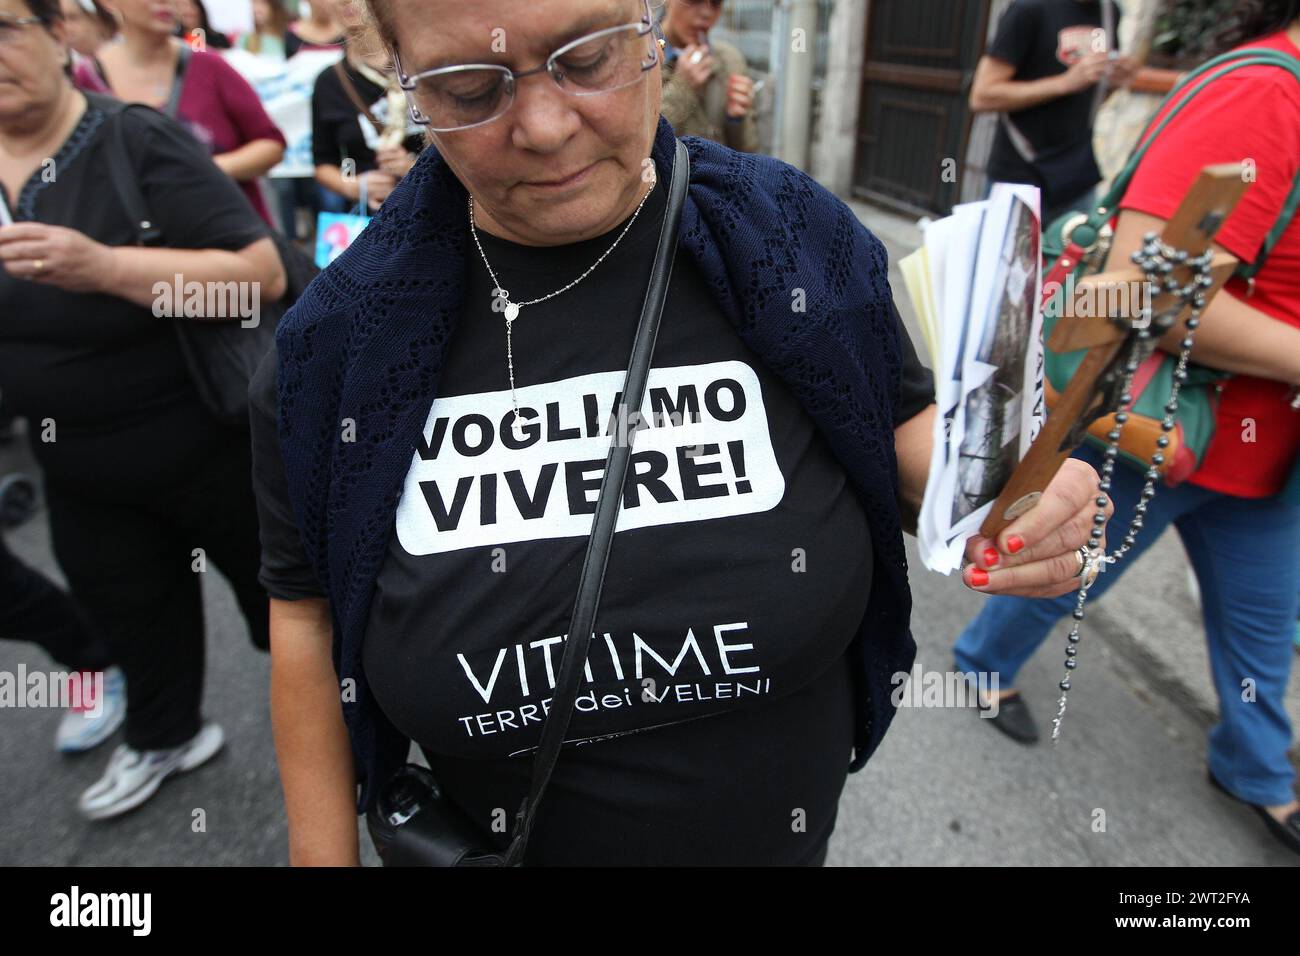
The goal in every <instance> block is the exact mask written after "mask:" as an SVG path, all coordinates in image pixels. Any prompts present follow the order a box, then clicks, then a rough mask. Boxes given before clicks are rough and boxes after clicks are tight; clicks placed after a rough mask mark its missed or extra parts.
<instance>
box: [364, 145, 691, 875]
mask: <svg viewBox="0 0 1300 956" xmlns="http://www.w3.org/2000/svg"><path fill="white" fill-rule="evenodd" d="M689 182H690V157H689V155H688V154H687V152H686V147H685V145H683V143H682V142H681V141H680V140H678V142H677V155H676V159H675V161H674V163H673V174H672V180H671V182H670V184H669V187H668V208H667V210H666V212H665V213H664V222H663V227H662V229H661V230H660V233H659V246H658V248H657V250H656V251H655V261H654V267H653V268H652V269H651V272H650V283H649V286H648V288H647V289H646V296H645V303H644V305H643V306H642V308H641V319H640V322H639V323H638V325H637V331H636V340H635V342H634V343H633V346H632V356H631V359H630V361H629V362H628V369H627V378H626V380H625V382H624V388H623V399H622V401H623V405H622V407H621V409H620V413H621V414H622V415H623V416H627V415H629V414H630V413H633V412H636V411H637V410H639V409H640V408H641V400H642V398H643V396H644V395H645V388H646V381H647V379H648V378H649V375H650V359H651V357H652V356H653V355H654V347H655V339H656V338H657V336H658V334H659V320H660V318H661V316H662V315H663V309H664V300H665V298H666V297H667V292H668V282H669V279H670V278H671V277H672V271H673V256H674V254H675V253H676V250H677V232H678V227H679V225H680V222H681V210H682V204H683V203H684V202H685V199H686V190H687V187H688V185H689ZM624 420H626V419H624ZM623 435H626V440H625V441H620V438H621V437H622V436H623ZM635 435H636V429H635V428H632V427H630V426H629V427H627V428H616V429H615V435H614V439H613V441H612V442H611V444H610V449H609V457H608V459H607V460H606V463H605V474H604V477H603V479H602V480H601V484H600V498H599V499H598V500H597V502H596V516H595V518H594V519H593V520H592V525H591V537H590V539H588V541H587V553H586V557H585V558H584V559H583V562H582V572H581V575H580V576H579V578H578V594H577V598H576V600H575V601H574V604H573V614H572V616H571V617H570V619H569V630H568V632H567V633H568V634H570V635H589V634H591V633H593V632H594V630H595V625H596V610H597V608H598V607H599V605H600V589H601V585H602V583H603V582H604V579H605V567H606V565H607V564H608V562H609V551H610V547H611V545H612V544H613V539H614V529H615V525H616V524H617V521H618V511H619V505H620V503H621V501H622V498H623V483H624V479H625V478H626V476H627V467H628V461H629V458H630V456H631V454H632V439H633V437H634V436H635ZM587 645H588V642H587V641H585V640H578V639H574V640H568V641H565V643H564V651H563V653H562V654H561V657H560V669H559V675H558V677H557V678H556V682H555V695H554V698H553V700H552V704H551V709H550V713H549V714H548V716H547V718H546V723H545V724H544V725H543V727H542V734H541V740H540V742H539V744H538V746H537V752H536V753H535V754H534V756H533V768H532V780H531V784H530V786H529V791H528V795H527V796H526V797H525V798H524V801H523V803H522V804H521V805H520V807H519V811H518V813H516V814H515V831H514V835H513V837H512V839H511V841H510V844H509V846H508V847H507V848H506V850H505V851H504V852H502V851H499V850H497V849H495V848H493V847H492V846H491V844H490V843H489V841H488V838H487V836H486V834H484V833H483V831H482V829H481V828H479V827H476V826H475V825H474V824H473V823H472V822H471V821H470V820H469V819H468V818H467V817H466V816H465V814H464V813H462V812H461V811H460V809H459V808H457V807H456V806H455V805H454V804H452V803H451V802H450V801H449V800H447V799H446V797H445V796H444V794H443V793H442V791H441V789H440V788H439V787H438V784H437V781H436V780H435V779H434V776H433V774H432V773H431V772H430V771H429V770H428V768H426V767H421V766H418V765H416V764H407V765H406V766H405V767H403V768H402V769H401V770H399V771H398V772H397V773H396V774H394V775H393V776H392V777H391V778H390V779H389V780H388V781H386V782H385V783H384V785H383V786H382V787H381V789H380V792H379V794H378V795H377V797H376V799H375V802H374V804H373V806H372V807H371V809H370V812H369V813H367V814H366V826H367V829H369V831H370V837H371V839H372V840H373V841H374V844H375V849H376V850H378V851H379V857H380V859H381V860H383V863H384V865H385V866H521V865H522V864H523V858H524V850H525V849H526V847H527V845H528V836H529V833H530V832H531V830H532V825H533V820H534V819H535V817H536V814H537V807H538V804H540V803H541V800H542V796H543V794H544V793H545V792H546V786H547V784H548V783H549V782H550V779H551V773H552V771H554V769H555V763H556V760H557V759H558V758H559V756H560V749H561V747H562V746H563V745H564V735H565V733H566V732H567V731H568V729H569V722H570V720H571V719H572V717H573V708H574V704H575V703H576V702H577V699H578V685H579V682H580V680H581V676H582V669H583V666H584V665H585V664H586V662H587V650H588V646H587Z"/></svg>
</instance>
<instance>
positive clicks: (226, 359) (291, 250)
mask: <svg viewBox="0 0 1300 956" xmlns="http://www.w3.org/2000/svg"><path fill="white" fill-rule="evenodd" d="M187 49H188V47H182V51H184V50H187ZM179 86H180V84H179V82H178V83H177V84H176V87H175V88H176V89H179ZM173 99H175V96H174V97H173ZM107 102H110V103H111V101H107ZM110 108H113V107H110ZM148 108H149V107H147V106H143V105H140V104H128V105H126V106H121V107H117V108H116V109H115V115H114V116H113V117H112V123H113V129H112V130H110V131H109V133H108V135H110V136H111V137H112V138H111V140H110V141H109V147H110V148H109V150H108V165H109V170H108V172H109V176H110V178H111V180H112V183H113V186H114V187H115V188H116V191H117V194H118V196H119V197H121V201H122V204H123V206H125V207H126V211H127V215H128V216H129V217H130V220H131V224H132V227H133V228H134V230H135V234H136V236H135V238H136V244H137V245H140V246H162V245H164V244H165V242H166V237H165V236H164V235H162V231H161V230H160V229H159V228H158V227H157V225H155V224H154V222H153V217H152V216H151V215H150V214H149V209H148V207H147V206H146V205H145V201H144V195H143V194H142V193H141V191H140V183H139V181H138V179H137V176H136V173H135V166H134V164H133V162H132V160H131V151H130V147H129V146H128V144H127V142H126V132H125V129H124V127H123V123H122V116H123V114H125V113H126V111H127V110H129V109H148ZM271 238H272V240H273V241H274V242H275V248H276V251H277V252H279V254H280V261H281V263H282V264H283V265H284V271H285V277H286V279H287V280H288V282H287V285H286V287H285V293H284V295H282V296H281V297H280V298H279V299H277V300H276V301H275V302H268V303H264V304H262V305H261V306H260V310H259V315H258V317H257V318H258V322H257V324H256V325H252V326H245V325H244V324H243V322H242V321H241V320H240V319H238V318H234V319H189V320H186V319H173V320H171V322H172V328H174V329H175V330H176V338H177V341H178V342H179V344H180V350H181V355H182V356H183V357H184V359H185V365H186V368H187V370H188V371H189V374H190V378H191V380H192V381H193V382H194V387H195V389H196V390H197V391H198V393H199V400H200V401H201V402H202V403H203V405H204V407H205V408H207V410H208V411H209V412H211V413H212V415H213V417H214V418H216V419H217V420H218V421H220V422H222V423H224V424H228V425H247V423H248V411H249V406H248V384H249V382H250V381H252V378H253V373H254V372H256V371H257V366H258V364H259V363H260V362H261V361H262V358H263V356H265V355H266V354H267V353H268V352H269V351H270V350H271V348H272V346H274V344H275V328H276V325H277V324H279V321H280V319H281V318H282V317H283V316H284V313H285V312H287V311H288V309H289V307H290V306H291V305H293V303H294V302H296V301H297V299H298V296H300V295H301V294H302V292H303V290H304V289H306V288H307V285H308V284H309V283H310V282H311V280H312V279H313V278H315V276H316V274H317V273H318V272H320V269H318V268H317V267H316V264H315V263H314V262H313V261H312V260H311V259H310V258H309V257H308V256H307V254H306V253H304V252H302V251H301V250H300V249H299V248H298V247H297V246H295V245H294V244H293V243H292V242H291V241H289V239H287V238H286V237H284V236H283V235H281V234H280V233H278V232H272V233H271ZM178 304H179V303H178Z"/></svg>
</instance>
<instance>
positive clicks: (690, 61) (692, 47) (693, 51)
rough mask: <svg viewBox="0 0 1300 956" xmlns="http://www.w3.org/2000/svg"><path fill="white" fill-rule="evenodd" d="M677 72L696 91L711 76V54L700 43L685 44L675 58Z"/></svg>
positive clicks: (700, 88) (705, 84)
mask: <svg viewBox="0 0 1300 956" xmlns="http://www.w3.org/2000/svg"><path fill="white" fill-rule="evenodd" d="M677 72H678V73H680V74H681V75H682V77H683V78H684V79H685V80H686V82H687V83H688V84H690V87H691V89H693V90H694V91H695V92H696V93H698V92H700V91H701V90H702V89H704V88H705V87H706V86H708V85H709V80H710V79H711V78H712V77H713V56H712V54H710V53H709V48H708V47H707V46H706V45H704V44H702V43H691V44H689V45H688V46H686V47H685V48H684V49H683V50H682V51H681V53H680V55H679V56H678V58H677Z"/></svg>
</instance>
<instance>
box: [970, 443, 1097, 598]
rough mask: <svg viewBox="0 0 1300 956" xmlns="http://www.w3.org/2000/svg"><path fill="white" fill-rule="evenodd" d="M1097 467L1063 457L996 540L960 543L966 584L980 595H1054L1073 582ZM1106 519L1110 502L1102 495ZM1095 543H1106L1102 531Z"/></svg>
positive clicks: (1093, 509)
mask: <svg viewBox="0 0 1300 956" xmlns="http://www.w3.org/2000/svg"><path fill="white" fill-rule="evenodd" d="M1097 480H1098V479H1097V472H1096V470H1095V469H1094V468H1093V467H1092V466H1091V465H1089V464H1088V463H1087V462H1084V461H1079V460H1078V459H1077V458H1067V459H1066V460H1065V464H1063V465H1062V466H1061V470H1060V471H1058V472H1057V473H1056V477H1055V478H1053V479H1052V483H1051V484H1050V485H1048V486H1047V489H1046V490H1045V491H1044V492H1043V497H1042V499H1041V500H1039V502H1038V504H1037V506H1035V507H1034V508H1032V509H1030V510H1029V511H1027V512H1026V513H1025V514H1023V515H1021V516H1020V517H1019V518H1017V519H1016V520H1015V521H1013V522H1011V524H1010V525H1008V526H1007V527H1006V528H1005V529H1003V531H1002V533H1001V534H999V535H998V536H997V538H996V539H990V538H985V537H982V536H976V537H974V538H971V539H970V541H968V542H966V560H967V561H969V562H971V563H970V564H969V565H967V566H966V567H965V568H964V569H963V570H962V581H963V582H965V584H966V586H967V587H970V588H972V589H974V590H976V591H979V592H981V593H984V594H1014V595H1018V596H1020V597H1044V598H1049V597H1057V596H1059V595H1062V594H1067V593H1069V592H1070V591H1073V590H1075V589H1076V588H1078V586H1079V583H1080V581H1079V577H1078V574H1079V549H1080V548H1082V547H1086V546H1087V544H1088V535H1089V533H1091V531H1092V529H1093V517H1094V516H1095V515H1096V514H1097V511H1098V510H1099V509H1098V505H1097V497H1098V495H1099V494H1101V492H1099V491H1098V490H1097ZM1105 497H1106V505H1105V507H1104V508H1103V509H1101V510H1103V511H1105V513H1106V517H1107V518H1108V519H1109V518H1110V516H1111V515H1112V514H1113V513H1114V511H1115V506H1114V505H1113V504H1112V503H1111V501H1110V496H1109V495H1106V496H1105ZM1100 547H1101V548H1102V549H1103V550H1104V549H1105V547H1106V538H1105V536H1104V535H1103V536H1102V539H1101V545H1100ZM981 582H984V583H981Z"/></svg>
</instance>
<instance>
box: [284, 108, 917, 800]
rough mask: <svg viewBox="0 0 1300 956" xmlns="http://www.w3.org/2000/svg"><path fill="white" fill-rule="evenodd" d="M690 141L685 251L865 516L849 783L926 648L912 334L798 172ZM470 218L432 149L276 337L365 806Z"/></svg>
mask: <svg viewBox="0 0 1300 956" xmlns="http://www.w3.org/2000/svg"><path fill="white" fill-rule="evenodd" d="M685 142H686V144H687V145H688V147H689V148H690V156H691V184H690V194H689V198H688V199H687V202H686V207H685V210H684V213H683V219H682V229H681V238H680V243H681V246H682V247H683V248H684V249H685V250H686V251H687V252H688V253H689V254H690V256H691V257H692V259H693V260H694V261H695V262H696V264H697V265H698V266H699V268H700V269H701V271H702V272H703V275H704V276H705V278H706V279H707V281H708V285H709V287H710V289H711V290H712V292H713V294H714V296H715V297H716V299H717V302H718V305H719V306H720V307H721V309H722V312H723V313H724V314H725V315H726V316H727V318H728V319H729V320H730V321H731V322H732V324H733V325H734V326H735V327H736V331H737V332H738V333H739V335H740V337H741V339H743V340H744V342H745V343H746V344H747V345H748V346H749V347H750V348H751V349H753V350H754V352H755V353H757V354H758V356H759V357H760V358H761V359H762V361H763V362H764V363H765V364H766V365H767V366H768V367H769V368H770V369H771V370H772V371H773V372H775V373H776V374H777V375H778V376H779V377H780V378H781V379H782V380H783V381H784V382H785V383H786V384H787V385H788V386H789V387H790V389H791V390H792V392H793V393H794V395H795V397H796V399H797V400H798V401H799V403H800V404H801V405H802V407H803V409H804V411H805V412H807V414H808V415H809V416H810V417H811V418H812V420H813V422H814V423H815V424H816V426H817V428H818V429H819V431H820V432H821V434H822V435H823V436H824V437H825V439H826V441H827V442H828V443H829V445H830V448H831V450H832V452H833V453H834V455H835V457H836V458H837V459H838V460H839V462H840V464H841V465H842V466H843V467H844V470H845V472H846V473H847V475H848V477H849V479H850V482H851V485H852V487H853V488H854V490H855V491H856V492H857V494H858V496H859V498H860V499H861V501H862V504H863V506H864V508H865V510H866V515H867V518H868V521H869V525H870V530H871V540H872V544H873V548H874V560H873V569H874V570H873V574H872V585H871V595H870V599H869V602H868V604H867V611H866V614H865V616H864V618H863V620H862V624H861V626H860V628H859V630H858V633H857V636H856V637H855V639H854V641H853V643H852V645H851V649H850V654H851V655H852V660H853V672H854V674H855V678H856V694H855V697H856V722H855V723H856V726H855V748H854V750H855V753H854V756H853V760H852V763H851V765H850V767H851V769H853V770H857V769H858V768H860V767H861V766H862V765H863V764H864V763H866V761H867V758H868V757H869V756H870V755H871V753H872V751H873V750H875V748H876V746H877V745H878V744H879V743H880V740H881V738H882V737H883V736H884V733H885V730H886V728H887V727H888V726H889V723H890V720H891V719H892V717H893V707H892V705H891V702H890V696H891V695H890V692H891V690H892V685H891V683H890V678H891V676H892V675H894V674H896V673H899V672H907V671H909V670H910V669H911V666H912V661H913V658H914V656H915V653H916V645H915V643H914V642H913V641H912V636H911V633H910V631H909V629H908V618H909V614H910V611H911V594H910V592H909V591H908V585H907V567H906V559H905V557H904V552H903V537H902V529H901V527H900V519H899V511H898V505H897V494H898V473H897V472H898V469H897V462H896V459H895V455H894V427H895V424H896V420H897V417H898V414H899V404H900V386H901V376H902V354H903V353H902V342H901V336H902V335H903V334H905V333H903V332H902V330H901V327H900V325H899V323H898V320H897V318H896V316H895V314H894V310H893V304H892V299H891V295H890V290H889V284H888V279H887V260H886V254H885V250H884V248H883V246H882V245H881V243H880V242H879V240H877V239H876V238H875V237H874V236H872V235H871V233H869V232H868V231H867V230H866V229H865V228H864V227H863V226H862V225H861V224H860V223H859V222H858V220H857V217H856V216H854V215H853V213H852V211H851V210H849V208H848V207H847V206H845V205H844V203H842V202H840V201H839V200H838V199H836V198H835V197H834V196H833V195H832V194H830V193H829V192H827V191H826V190H825V189H823V188H822V187H821V186H820V185H818V184H817V183H816V182H815V181H814V180H812V179H811V178H809V177H808V176H806V175H805V174H804V173H802V172H800V171H799V170H797V169H795V168H794V167H792V166H788V165H786V164H784V163H781V162H778V161H777V160H774V159H771V158H769V157H765V156H756V155H749V154H742V153H737V152H734V151H732V150H729V149H727V148H725V147H722V146H718V145H716V144H714V143H710V142H706V141H704V140H699V139H693V138H688V139H686V140H685ZM673 149H674V137H673V132H672V129H671V127H669V126H668V124H667V123H666V122H665V121H663V120H662V119H661V120H660V124H659V129H658V133H657V135H656V138H655V144H654V159H655V162H656V164H657V166H658V169H659V171H660V174H661V175H665V176H666V175H667V174H668V171H670V170H671V169H672V164H673ZM466 204H467V196H466V192H465V189H464V187H463V186H461V184H460V183H459V181H458V180H457V179H456V178H455V176H454V175H453V174H452V172H451V170H450V168H449V167H448V166H447V164H446V163H445V162H444V161H443V160H442V158H441V157H440V156H439V155H438V154H437V151H436V150H434V149H432V148H430V149H427V150H425V152H424V154H423V155H422V156H421V157H420V160H419V161H418V162H417V163H416V165H415V167H414V169H412V171H411V172H410V173H409V174H408V175H407V177H406V178H405V179H404V180H403V181H402V183H401V184H400V185H399V186H398V188H397V189H396V190H394V192H393V193H392V195H391V196H390V197H389V199H388V200H387V201H386V202H385V203H384V206H383V210H382V211H381V212H380V214H379V215H378V216H376V217H375V219H374V220H373V221H372V222H371V224H370V226H369V227H368V228H367V229H366V230H365V232H363V233H362V234H361V236H360V237H359V238H358V240H357V241H356V242H355V243H354V244H353V245H352V247H351V248H350V249H348V250H347V252H346V253H344V254H343V255H342V256H341V257H340V258H339V259H338V260H337V261H336V262H335V263H334V264H333V265H331V266H330V267H329V268H328V269H326V270H325V271H324V272H323V273H322V274H321V275H320V276H318V277H317V278H316V280H315V281H314V282H313V283H312V284H311V286H310V287H309V288H308V289H307V291H306V292H305V293H304V295H303V296H302V298H301V299H300V300H299V301H298V303H297V304H296V305H295V306H294V308H293V309H291V310H290V311H289V312H288V314H286V315H285V317H284V319H283V320H282V321H281V323H280V327H279V329H278V331H277V333H276V342H277V346H278V352H279V368H278V385H279V434H280V443H281V453H282V455H283V458H284V465H285V474H286V478H287V480H288V485H289V493H290V499H291V501H292V504H293V509H294V513H295V517H296V519H297V523H298V527H299V530H300V532H301V535H302V542H303V546H304V549H305V552H306V554H307V556H308V558H309V560H310V561H311V563H312V566H313V568H314V569H315V571H316V574H317V577H318V579H319V582H320V584H321V587H322V590H323V593H324V594H325V595H326V596H327V597H328V598H329V602H330V608H331V613H332V615H333V625H334V664H335V667H336V669H337V671H338V675H339V678H340V681H341V682H342V695H343V715H344V719H345V722H346V724H347V728H348V733H349V736H350V738H351V741H352V749H353V754H354V757H355V760H356V767H357V775H358V779H359V781H360V783H361V785H362V786H361V792H360V796H359V807H360V809H361V810H362V811H364V810H366V809H368V808H369V806H370V803H371V801H372V800H373V798H374V795H375V792H376V787H377V786H378V785H379V784H381V783H382V781H383V780H384V779H386V777H387V775H388V774H389V773H391V772H392V771H393V770H394V769H396V768H397V767H398V766H400V765H401V763H402V762H403V761H404V760H405V759H406V754H407V749H408V746H409V741H408V740H407V739H406V738H405V737H404V736H403V735H402V733H401V732H400V731H398V730H397V729H396V728H394V727H393V726H392V724H391V723H390V722H389V721H388V719H387V717H386V716H385V715H384V713H383V712H382V711H381V710H380V709H379V707H378V706H376V704H375V702H374V700H373V698H372V697H371V695H370V694H369V692H368V690H367V688H366V681H365V675H364V674H363V672H362V667H361V644H362V640H363V638H364V636H365V630H366V623H367V619H368V615H369V610H370V602H371V595H372V593H373V590H374V585H375V579H376V577H377V575H378V572H379V568H380V565H381V563H382V562H383V559H384V555H385V553H386V549H387V544H388V536H389V534H390V532H391V529H392V527H393V520H394V515H395V513H396V509H397V502H398V500H399V498H400V496H401V491H402V486H403V480H404V478H405V475H406V471H407V468H408V467H409V466H410V463H411V458H412V455H413V454H414V452H415V447H416V441H417V438H418V437H419V436H420V434H421V432H422V429H423V427H424V423H425V420H426V418H427V416H428V413H429V405H430V403H431V402H432V401H433V399H434V396H435V395H436V394H437V388H438V373H439V370H440V369H441V368H442V363H443V358H444V351H445V349H446V347H447V343H448V341H449V340H450V339H451V335H452V332H453V330H454V328H455V326H456V322H457V321H458V320H459V319H460V316H461V312H462V304H463V303H462V300H463V298H464V290H465V277H466V270H467V267H468V265H469V261H470V260H469V258H468V255H469V252H468V250H470V249H472V248H473V247H472V244H471V242H470V236H469V229H468V221H467V218H468V217H467V215H466ZM798 290H802V296H800V294H799V292H798ZM801 305H802V306H803V308H802V309H801V308H800V306H801Z"/></svg>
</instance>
